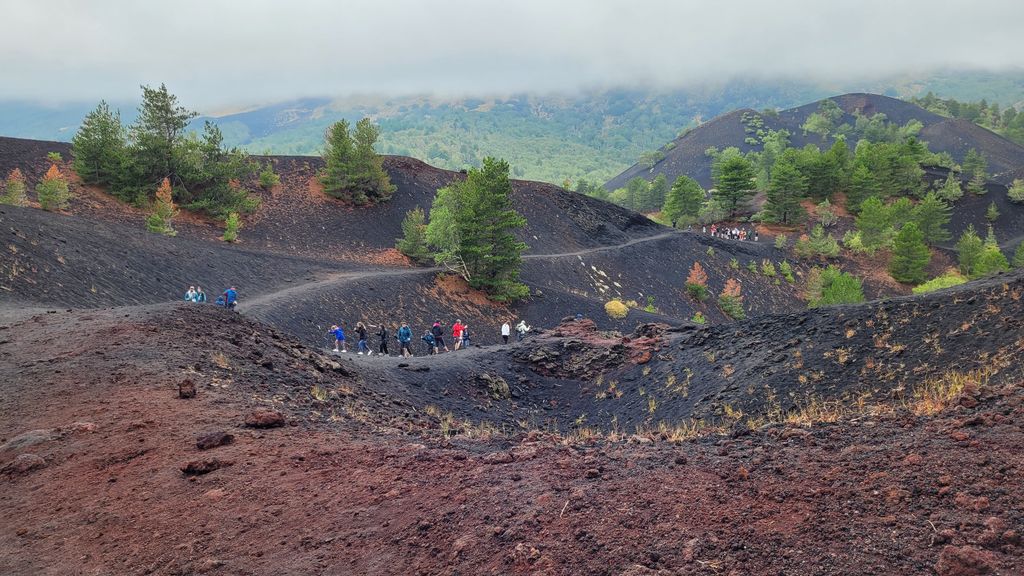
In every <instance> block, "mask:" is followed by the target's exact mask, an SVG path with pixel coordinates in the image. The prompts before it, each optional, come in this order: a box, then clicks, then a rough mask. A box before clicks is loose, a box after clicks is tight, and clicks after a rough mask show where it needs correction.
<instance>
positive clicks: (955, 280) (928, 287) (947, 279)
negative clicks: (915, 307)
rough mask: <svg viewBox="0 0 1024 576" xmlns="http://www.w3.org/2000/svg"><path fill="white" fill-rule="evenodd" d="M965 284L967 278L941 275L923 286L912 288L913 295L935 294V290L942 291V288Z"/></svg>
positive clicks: (950, 274)
mask: <svg viewBox="0 0 1024 576" xmlns="http://www.w3.org/2000/svg"><path fill="white" fill-rule="evenodd" d="M965 282H967V278H964V277H963V276H961V275H960V274H956V273H948V274H943V275H942V276H936V277H935V278H932V279H931V280H929V281H927V282H925V283H924V284H921V285H919V286H914V294H927V293H928V292H935V291H936V290H942V289H943V288H950V287H952V286H959V285H961V284H963V283H965Z"/></svg>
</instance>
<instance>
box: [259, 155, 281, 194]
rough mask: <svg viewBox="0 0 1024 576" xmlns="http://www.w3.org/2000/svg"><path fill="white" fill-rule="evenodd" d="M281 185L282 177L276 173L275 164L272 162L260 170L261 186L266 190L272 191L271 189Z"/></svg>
mask: <svg viewBox="0 0 1024 576" xmlns="http://www.w3.org/2000/svg"><path fill="white" fill-rule="evenodd" d="M280 183H281V177H280V176H279V175H278V174H277V172H274V164H273V163H271V162H267V164H266V165H265V166H264V167H263V170H260V186H261V187H262V188H263V189H264V190H270V189H271V188H273V187H274V186H277V185H278V184H280Z"/></svg>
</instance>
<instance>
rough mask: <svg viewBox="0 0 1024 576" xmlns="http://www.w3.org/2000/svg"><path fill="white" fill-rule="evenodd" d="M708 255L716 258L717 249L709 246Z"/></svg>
mask: <svg viewBox="0 0 1024 576" xmlns="http://www.w3.org/2000/svg"><path fill="white" fill-rule="evenodd" d="M707 255H708V258H714V257H715V249H714V248H713V247H711V246H708V251H707Z"/></svg>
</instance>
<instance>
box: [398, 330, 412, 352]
mask: <svg viewBox="0 0 1024 576" xmlns="http://www.w3.org/2000/svg"><path fill="white" fill-rule="evenodd" d="M397 338H398V354H399V355H401V356H405V357H408V356H412V328H409V325H408V324H406V323H405V322H402V327H401V328H399V329H398V336H397Z"/></svg>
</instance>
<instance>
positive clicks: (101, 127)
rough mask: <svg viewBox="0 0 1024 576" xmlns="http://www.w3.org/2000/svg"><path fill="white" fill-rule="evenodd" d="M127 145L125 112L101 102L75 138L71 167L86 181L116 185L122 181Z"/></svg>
mask: <svg viewBox="0 0 1024 576" xmlns="http://www.w3.org/2000/svg"><path fill="white" fill-rule="evenodd" d="M125 146H126V144H125V130H124V126H122V125H121V113H120V112H116V111H114V112H112V111H111V110H110V107H109V106H108V105H107V103H106V102H105V101H100V103H99V105H98V106H97V107H96V109H95V110H93V111H92V112H89V113H88V114H87V115H86V116H85V118H84V119H83V120H82V125H81V126H80V127H79V129H78V132H76V133H75V135H74V137H73V138H72V139H71V155H72V157H73V158H74V159H73V160H72V162H71V168H72V169H73V170H74V171H75V173H76V174H78V176H79V177H80V178H81V179H82V181H83V182H86V183H89V184H103V185H108V186H110V185H114V184H115V183H118V182H119V180H120V179H121V173H122V169H123V166H124V163H125V160H126V154H127V151H126V148H125ZM114 192H115V193H116V192H117V190H116V189H115V190H114Z"/></svg>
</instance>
